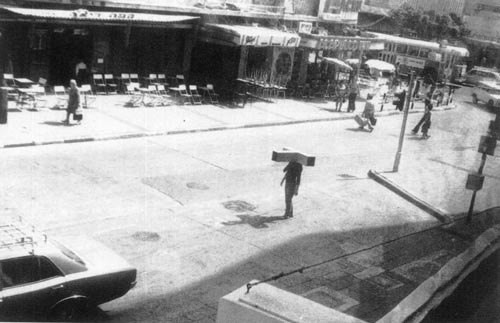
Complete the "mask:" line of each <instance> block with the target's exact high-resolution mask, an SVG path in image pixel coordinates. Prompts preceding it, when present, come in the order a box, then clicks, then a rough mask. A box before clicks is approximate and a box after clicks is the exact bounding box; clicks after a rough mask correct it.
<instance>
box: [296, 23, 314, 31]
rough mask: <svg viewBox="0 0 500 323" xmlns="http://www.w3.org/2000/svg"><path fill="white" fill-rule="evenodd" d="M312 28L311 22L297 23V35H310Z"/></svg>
mask: <svg viewBox="0 0 500 323" xmlns="http://www.w3.org/2000/svg"><path fill="white" fill-rule="evenodd" d="M312 27H313V25H312V22H301V23H299V33H304V34H310V33H311V31H312Z"/></svg>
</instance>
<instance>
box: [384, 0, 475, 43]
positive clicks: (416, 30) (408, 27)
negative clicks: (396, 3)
mask: <svg viewBox="0 0 500 323" xmlns="http://www.w3.org/2000/svg"><path fill="white" fill-rule="evenodd" d="M390 20H391V21H392V23H393V24H394V26H395V27H396V28H397V29H398V33H399V34H401V35H413V36H416V37H417V38H420V39H427V40H431V39H435V40H442V39H448V40H449V39H460V38H463V37H466V36H468V35H469V34H470V30H469V29H467V28H466V27H465V25H464V23H463V21H462V19H461V18H460V17H459V16H457V15H456V14H454V13H450V14H449V15H438V14H437V13H436V12H434V11H425V12H422V11H421V10H418V9H415V8H413V7H411V6H410V5H408V4H403V5H402V6H401V7H399V8H398V9H394V10H391V12H390Z"/></svg>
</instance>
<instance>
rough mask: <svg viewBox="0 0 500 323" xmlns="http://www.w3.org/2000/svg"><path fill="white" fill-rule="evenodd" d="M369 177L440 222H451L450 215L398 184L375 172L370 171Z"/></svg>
mask: <svg viewBox="0 0 500 323" xmlns="http://www.w3.org/2000/svg"><path fill="white" fill-rule="evenodd" d="M368 177H370V178H371V179H373V180H374V181H376V182H377V183H379V184H381V185H382V186H384V187H386V188H387V189H389V190H391V191H393V192H394V193H396V194H397V195H399V196H401V197H402V198H404V199H405V200H407V201H408V202H410V203H412V204H413V205H415V206H417V207H418V208H420V209H422V210H423V211H425V212H427V213H429V214H430V215H432V216H433V217H435V218H436V219H438V220H439V221H440V222H442V223H449V222H451V219H450V217H449V216H448V215H446V214H445V213H443V212H442V211H440V210H438V209H437V208H435V207H434V206H432V205H430V204H429V203H427V202H425V201H424V200H421V199H419V198H418V197H416V196H415V195H413V194H411V193H410V192H408V191H406V190H405V189H403V188H402V187H399V186H398V185H397V184H396V183H394V182H392V181H391V180H389V179H388V178H387V177H385V176H382V175H381V174H380V173H378V172H376V171H374V170H370V171H368Z"/></svg>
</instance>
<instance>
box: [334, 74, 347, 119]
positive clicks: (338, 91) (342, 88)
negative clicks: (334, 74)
mask: <svg viewBox="0 0 500 323" xmlns="http://www.w3.org/2000/svg"><path fill="white" fill-rule="evenodd" d="M346 90H347V87H346V85H345V82H344V80H340V81H339V82H337V85H336V86H335V111H338V112H340V111H342V103H344V102H345V94H346Z"/></svg>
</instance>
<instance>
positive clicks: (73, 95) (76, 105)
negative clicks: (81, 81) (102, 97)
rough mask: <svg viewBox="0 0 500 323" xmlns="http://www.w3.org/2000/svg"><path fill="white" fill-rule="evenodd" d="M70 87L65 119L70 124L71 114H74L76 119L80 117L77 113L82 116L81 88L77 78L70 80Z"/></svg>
mask: <svg viewBox="0 0 500 323" xmlns="http://www.w3.org/2000/svg"><path fill="white" fill-rule="evenodd" d="M69 85H70V89H69V93H68V106H67V108H66V119H65V120H63V122H64V123H66V124H69V123H70V121H69V117H70V115H71V114H73V118H74V119H75V120H77V119H80V120H81V118H79V117H77V116H76V115H77V114H78V113H79V114H78V115H80V116H81V107H80V90H79V89H78V87H77V86H76V81H75V80H70V81H69ZM80 120H77V121H78V124H80Z"/></svg>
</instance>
